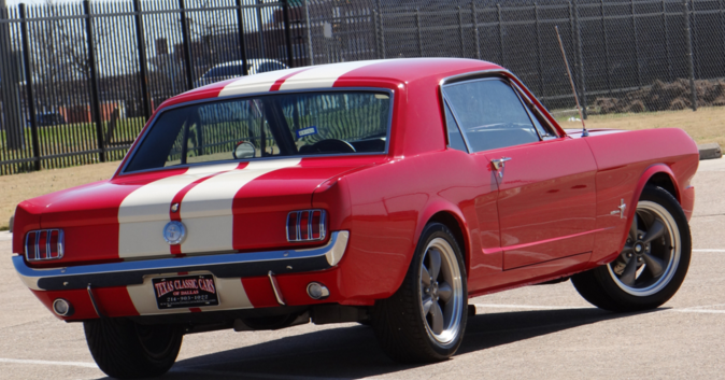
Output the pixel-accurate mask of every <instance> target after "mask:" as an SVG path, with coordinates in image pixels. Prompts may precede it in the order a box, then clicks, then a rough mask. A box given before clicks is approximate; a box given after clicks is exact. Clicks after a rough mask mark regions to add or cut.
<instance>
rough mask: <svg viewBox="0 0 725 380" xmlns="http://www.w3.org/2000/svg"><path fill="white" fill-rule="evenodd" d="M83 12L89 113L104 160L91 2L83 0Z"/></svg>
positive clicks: (102, 160)
mask: <svg viewBox="0 0 725 380" xmlns="http://www.w3.org/2000/svg"><path fill="white" fill-rule="evenodd" d="M83 13H84V14H85V16H86V38H87V41H88V66H89V73H88V74H89V76H90V78H89V79H90V80H91V108H92V110H91V115H92V116H93V121H94V123H95V124H96V136H97V139H98V150H99V152H98V158H99V160H100V161H101V162H106V146H105V145H106V144H105V141H104V139H103V117H102V116H103V115H101V104H100V102H101V99H100V92H99V91H98V66H97V65H96V47H95V45H94V44H93V20H92V15H91V3H90V1H89V0H84V1H83Z"/></svg>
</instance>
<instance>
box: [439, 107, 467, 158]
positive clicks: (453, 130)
mask: <svg viewBox="0 0 725 380" xmlns="http://www.w3.org/2000/svg"><path fill="white" fill-rule="evenodd" d="M444 108H445V112H446V131H447V132H448V146H449V147H451V148H453V149H457V150H462V151H464V152H468V149H466V143H464V142H463V137H461V131H460V130H459V129H458V124H457V123H456V119H455V118H454V117H453V113H451V109H450V107H448V104H445V105H444Z"/></svg>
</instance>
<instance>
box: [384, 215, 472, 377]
mask: <svg viewBox="0 0 725 380" xmlns="http://www.w3.org/2000/svg"><path fill="white" fill-rule="evenodd" d="M436 239H442V240H443V241H445V242H447V244H448V245H449V246H450V247H451V248H452V252H453V254H454V256H455V259H452V257H451V256H450V253H448V254H446V253H445V252H444V253H443V254H439V255H440V257H444V259H443V260H442V261H439V263H440V264H439V268H440V269H439V271H438V272H439V275H438V276H436V278H435V279H432V280H430V283H431V284H433V282H434V281H435V291H432V290H431V289H433V285H431V287H430V288H427V287H426V288H424V285H423V283H422V282H421V281H422V276H423V274H422V271H424V270H425V268H426V267H425V266H424V260H426V252H430V251H429V244H441V243H443V241H441V240H436ZM451 262H452V263H453V264H454V265H455V266H456V267H457V268H453V267H446V266H447V265H450V264H451ZM443 263H445V264H443ZM429 266H430V265H429ZM421 268H422V269H421ZM447 270H451V271H457V273H458V275H459V276H460V281H445V282H443V280H442V279H443V278H444V276H445V273H444V272H446V271H447ZM426 273H430V271H428V272H426ZM451 273H455V272H451ZM428 277H429V278H431V277H430V274H429V275H428ZM448 278H451V277H450V276H449V277H448ZM438 279H441V281H442V282H441V284H443V285H440V289H443V288H444V286H446V285H448V282H453V285H449V287H450V288H451V289H453V290H452V291H451V292H450V293H451V294H452V295H451V296H449V300H448V301H445V300H444V298H445V296H442V295H441V296H439V294H438V290H439V288H438V286H439V283H438V282H437V281H438ZM466 280H467V276H466V268H465V265H464V261H463V255H462V254H461V250H460V247H459V245H458V243H457V242H456V239H455V238H454V237H453V234H452V233H451V231H450V230H449V229H448V227H446V226H444V225H442V224H439V223H431V224H429V225H427V226H426V227H425V229H424V230H423V233H422V234H421V237H420V240H419V241H418V246H417V247H416V250H415V254H414V255H413V259H412V261H411V263H410V267H409V268H408V272H407V274H406V276H405V279H404V280H403V283H402V285H401V286H400V288H399V289H398V291H397V292H396V293H395V294H393V296H391V297H390V298H387V299H384V300H379V301H377V302H376V303H375V306H374V307H373V311H372V315H371V320H370V322H371V325H372V328H373V330H374V332H375V336H376V338H377V339H378V342H379V343H380V345H381V346H382V348H383V351H385V353H386V354H387V355H388V356H389V357H390V358H392V359H393V360H395V361H398V362H401V363H431V362H437V361H441V360H446V359H448V358H450V357H451V356H452V355H453V354H454V353H455V352H456V351H457V350H458V347H460V345H461V341H462V340H463V334H464V332H465V329H466V322H467V318H468V290H467V287H466ZM456 289H457V290H456ZM429 292H430V293H429ZM440 294H443V291H442V290H441V293H440ZM456 294H457V295H456ZM423 297H428V299H431V297H434V298H433V299H434V300H435V303H436V304H438V305H439V309H438V310H445V311H443V313H444V314H438V315H440V316H441V320H444V319H445V318H444V317H445V313H449V310H450V311H451V312H450V313H451V314H450V315H451V317H450V318H448V321H449V322H445V323H446V324H447V325H450V329H449V330H446V331H445V332H448V331H451V332H453V334H451V337H450V341H446V342H445V343H441V342H439V341H438V340H436V339H437V338H436V337H435V336H436V333H435V332H434V331H433V329H432V328H431V327H430V323H432V322H430V321H429V320H428V319H427V318H429V314H424V311H423V308H424V306H423V303H425V302H426V301H425V300H424V298H423ZM439 299H440V300H441V301H440V302H443V305H444V306H440V305H441V304H440V303H438V300H439ZM455 300H458V301H455ZM448 302H451V306H450V308H449V307H448ZM429 310H432V309H431V308H429ZM429 313H430V312H429ZM456 313H457V314H456ZM430 318H434V317H432V316H430ZM431 320H432V319H431ZM450 321H458V323H457V324H455V323H454V322H450Z"/></svg>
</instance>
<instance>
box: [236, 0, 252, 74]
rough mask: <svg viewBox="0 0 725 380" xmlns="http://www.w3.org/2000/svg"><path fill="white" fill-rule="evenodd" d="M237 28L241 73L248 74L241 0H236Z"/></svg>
mask: <svg viewBox="0 0 725 380" xmlns="http://www.w3.org/2000/svg"><path fill="white" fill-rule="evenodd" d="M236 6H237V29H238V32H239V50H240V51H241V54H242V75H245V76H246V75H249V67H247V66H248V65H247V45H246V43H245V41H244V12H243V11H242V0H237V2H236Z"/></svg>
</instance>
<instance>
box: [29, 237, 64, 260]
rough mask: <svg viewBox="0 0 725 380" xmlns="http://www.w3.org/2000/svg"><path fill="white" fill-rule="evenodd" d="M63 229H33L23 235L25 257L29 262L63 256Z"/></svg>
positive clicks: (55, 258)
mask: <svg viewBox="0 0 725 380" xmlns="http://www.w3.org/2000/svg"><path fill="white" fill-rule="evenodd" d="M63 241H64V239H63V230H58V229H53V230H35V231H30V232H28V234H27V235H26V236H25V258H26V259H27V260H28V261H29V262H33V261H46V260H57V259H60V258H62V257H63Z"/></svg>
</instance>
